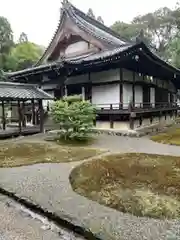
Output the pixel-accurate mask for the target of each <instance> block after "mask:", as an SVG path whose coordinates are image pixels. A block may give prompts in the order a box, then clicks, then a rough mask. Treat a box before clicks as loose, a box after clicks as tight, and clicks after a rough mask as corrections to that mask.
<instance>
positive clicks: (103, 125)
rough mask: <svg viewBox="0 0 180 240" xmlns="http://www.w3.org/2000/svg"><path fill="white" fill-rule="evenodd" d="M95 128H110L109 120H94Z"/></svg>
mask: <svg viewBox="0 0 180 240" xmlns="http://www.w3.org/2000/svg"><path fill="white" fill-rule="evenodd" d="M96 128H99V129H110V122H109V121H96Z"/></svg>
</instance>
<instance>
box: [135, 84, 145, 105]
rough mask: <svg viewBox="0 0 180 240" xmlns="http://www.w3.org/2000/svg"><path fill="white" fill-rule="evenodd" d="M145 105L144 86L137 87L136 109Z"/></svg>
mask: <svg viewBox="0 0 180 240" xmlns="http://www.w3.org/2000/svg"><path fill="white" fill-rule="evenodd" d="M141 103H143V88H142V86H139V85H136V86H135V107H140V105H141Z"/></svg>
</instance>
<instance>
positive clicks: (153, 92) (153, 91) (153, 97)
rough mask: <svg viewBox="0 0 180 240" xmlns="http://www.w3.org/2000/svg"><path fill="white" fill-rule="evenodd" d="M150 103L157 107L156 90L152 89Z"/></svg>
mask: <svg viewBox="0 0 180 240" xmlns="http://www.w3.org/2000/svg"><path fill="white" fill-rule="evenodd" d="M150 103H151V104H152V107H155V88H150Z"/></svg>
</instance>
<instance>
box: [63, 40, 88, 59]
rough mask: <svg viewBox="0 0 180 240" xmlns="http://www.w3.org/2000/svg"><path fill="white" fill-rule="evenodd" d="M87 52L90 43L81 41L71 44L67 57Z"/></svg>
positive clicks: (67, 49) (66, 52) (66, 51)
mask: <svg viewBox="0 0 180 240" xmlns="http://www.w3.org/2000/svg"><path fill="white" fill-rule="evenodd" d="M87 50H88V43H87V42H85V41H79V42H76V43H72V44H70V45H69V46H68V47H67V48H66V50H65V55H66V56H68V55H71V54H73V53H78V52H82V51H87Z"/></svg>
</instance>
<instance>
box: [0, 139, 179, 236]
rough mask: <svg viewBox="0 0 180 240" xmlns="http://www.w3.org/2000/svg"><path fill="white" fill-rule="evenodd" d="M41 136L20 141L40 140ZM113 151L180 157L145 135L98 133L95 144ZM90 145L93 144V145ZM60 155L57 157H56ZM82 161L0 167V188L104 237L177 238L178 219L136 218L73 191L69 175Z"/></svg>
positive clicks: (177, 148)
mask: <svg viewBox="0 0 180 240" xmlns="http://www.w3.org/2000/svg"><path fill="white" fill-rule="evenodd" d="M43 137H44V136H42V135H39V138H38V136H36V137H34V138H33V137H28V138H24V139H23V138H22V139H21V140H20V139H19V141H24V140H26V141H27V140H28V141H42V139H43ZM94 146H96V147H99V148H105V149H108V150H111V151H112V152H147V153H158V154H171V155H176V156H180V147H175V146H167V145H163V144H158V143H154V142H152V141H150V140H149V139H147V138H140V139H136V138H127V137H118V136H105V135H104V136H100V137H99V139H98V142H97V143H96V145H94ZM94 146H93V147H94ZM59 157H60V156H59ZM80 163H81V162H76V163H75V162H73V163H60V164H38V165H33V166H25V167H19V168H12V169H7V168H4V169H0V187H1V188H4V189H6V190H7V191H10V192H14V193H15V194H16V195H17V196H19V197H21V198H25V199H27V200H28V201H31V202H32V203H34V204H37V205H40V206H41V207H42V208H43V209H44V210H47V211H49V212H53V213H56V214H57V215H58V216H59V217H60V218H64V219H66V220H69V221H70V222H71V223H74V224H76V225H80V226H82V227H85V228H86V229H90V230H91V231H92V232H93V233H95V234H96V235H97V236H99V237H100V238H101V239H103V240H151V239H152V240H177V239H180V233H179V232H180V222H179V221H168V220H164V221H162V220H156V219H149V218H138V217H135V216H132V215H130V214H123V213H121V212H118V211H116V210H113V209H110V208H108V207H105V206H102V205H100V204H98V203H96V202H93V201H91V200H88V199H86V198H84V197H82V196H80V195H78V194H76V193H75V192H74V191H73V190H72V188H71V186H70V183H69V179H68V178H69V174H70V172H71V171H72V169H73V168H74V167H75V166H77V165H78V164H80Z"/></svg>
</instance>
